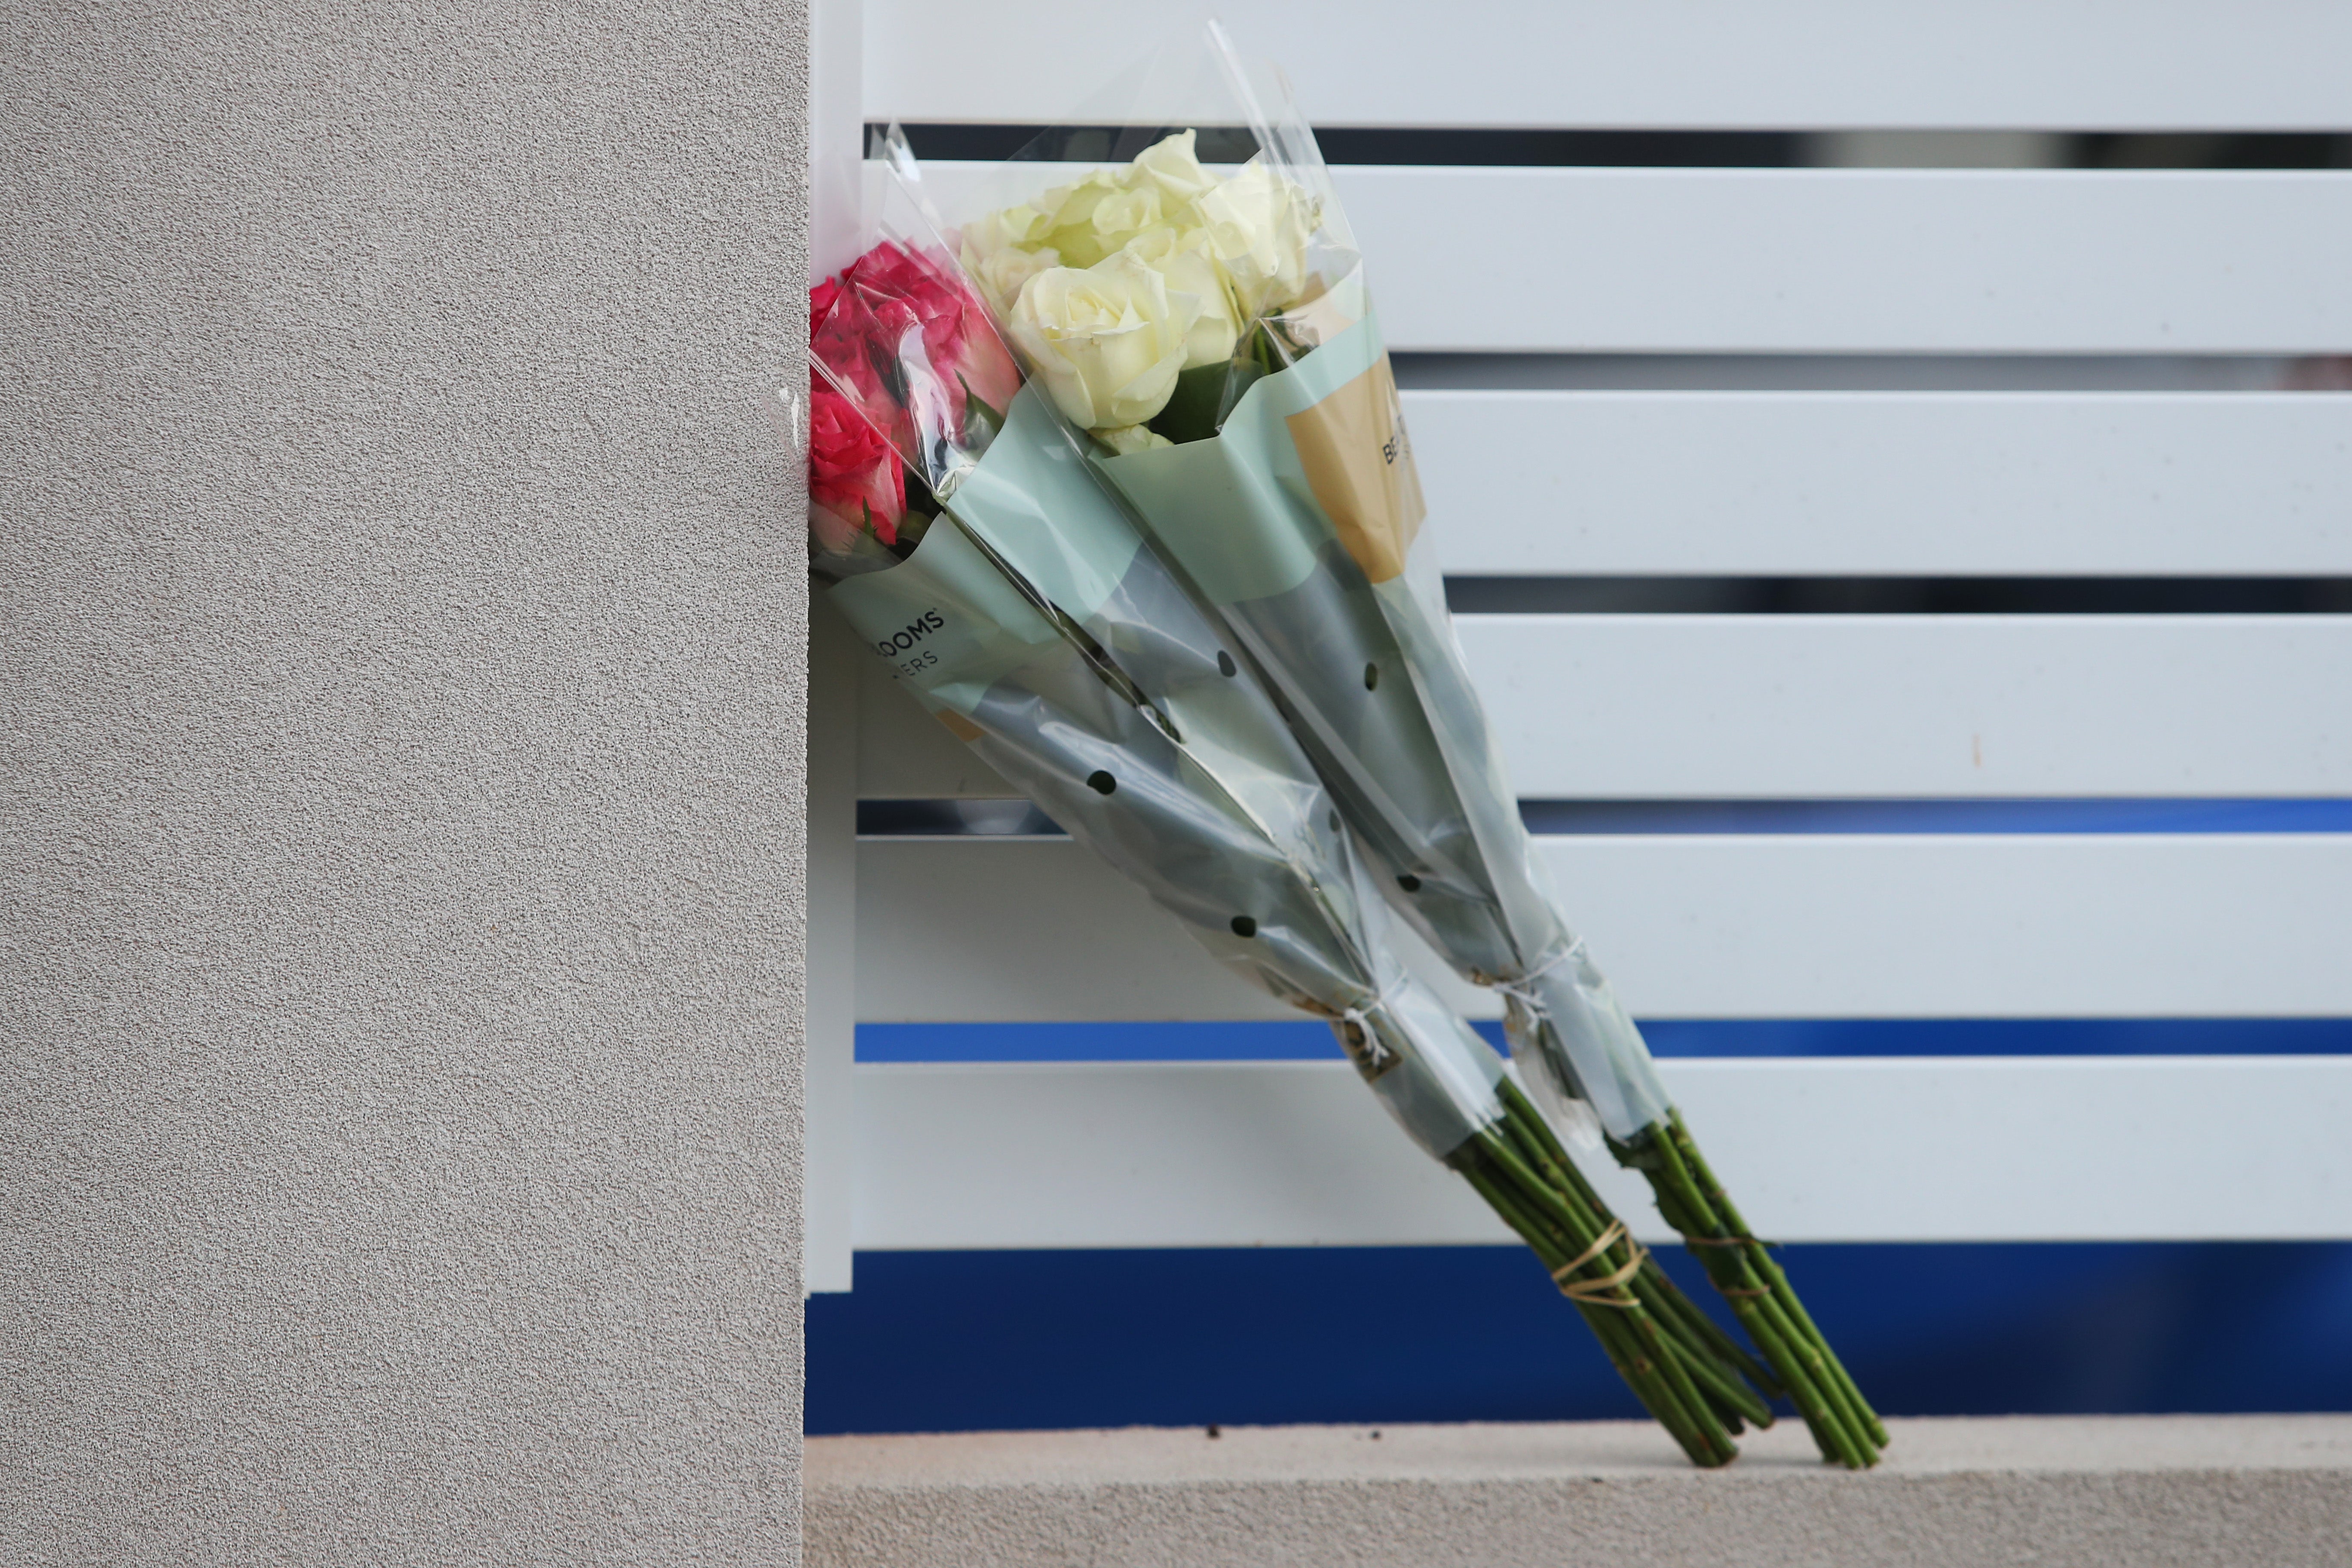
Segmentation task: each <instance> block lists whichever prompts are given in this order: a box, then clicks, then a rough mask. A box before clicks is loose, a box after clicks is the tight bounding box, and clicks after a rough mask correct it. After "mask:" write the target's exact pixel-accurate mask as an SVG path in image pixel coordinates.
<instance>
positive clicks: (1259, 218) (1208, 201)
mask: <svg viewBox="0 0 2352 1568" xmlns="http://www.w3.org/2000/svg"><path fill="white" fill-rule="evenodd" d="M1196 205H1198V207H1199V209H1200V213H1201V217H1202V223H1203V224H1204V226H1206V227H1207V229H1208V231H1209V244H1210V247H1211V249H1212V250H1213V251H1214V253H1215V255H1216V258H1217V259H1218V260H1219V261H1220V262H1223V264H1224V268H1225V271H1226V273H1227V275H1228V276H1230V277H1231V278H1232V279H1233V280H1234V291H1235V292H1236V293H1238V294H1239V295H1240V296H1241V299H1242V305H1243V308H1244V309H1245V310H1248V311H1249V312H1250V313H1251V314H1252V315H1255V314H1256V313H1258V312H1259V311H1262V310H1280V309H1281V308H1282V307H1283V306H1285V305H1287V304H1290V303H1292V302H1293V301H1294V300H1297V298H1298V296H1299V294H1300V293H1301V292H1302V291H1303V290H1304V289H1306V287H1307V238H1308V237H1309V236H1311V235H1312V234H1313V233H1314V232H1315V226H1316V223H1317V221H1318V215H1317V213H1316V210H1315V203H1314V201H1313V200H1312V199H1311V198H1310V197H1309V196H1308V195H1307V193H1306V192H1305V191H1303V190H1301V189H1299V188H1298V187H1297V185H1294V184H1291V183H1290V182H1289V181H1288V180H1286V179H1284V178H1283V177H1282V176H1281V175H1280V174H1276V173H1275V172H1274V171H1273V170H1271V169H1269V168H1267V167H1266V166H1265V163H1259V162H1252V163H1248V164H1245V165H1244V167H1243V169H1242V171H1241V173H1239V174H1235V175H1234V177H1233V178H1232V179H1230V180H1227V181H1225V182H1224V183H1223V184H1220V185H1218V186H1217V188H1216V189H1214V190H1213V191H1211V192H1209V193H1208V194H1207V195H1203V196H1202V197H1201V198H1200V201H1199V202H1198V203H1197V204H1196Z"/></svg>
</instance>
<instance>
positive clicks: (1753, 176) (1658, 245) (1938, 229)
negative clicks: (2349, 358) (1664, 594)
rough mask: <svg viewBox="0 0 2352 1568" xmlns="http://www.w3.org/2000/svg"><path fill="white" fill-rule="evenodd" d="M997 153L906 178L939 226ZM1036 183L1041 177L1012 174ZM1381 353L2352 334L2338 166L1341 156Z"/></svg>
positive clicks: (2289, 349)
mask: <svg viewBox="0 0 2352 1568" xmlns="http://www.w3.org/2000/svg"><path fill="white" fill-rule="evenodd" d="M996 177H997V169H996V165H992V164H977V163H934V164H931V165H929V167H928V168H927V171H926V174H925V178H926V179H927V180H928V181H929V182H931V183H932V184H933V186H934V188H935V190H936V199H937V200H938V201H939V203H940V207H941V210H942V212H943V213H944V215H945V216H946V217H947V219H948V220H949V221H950V222H960V221H962V219H963V218H964V217H966V216H971V214H973V213H974V212H976V211H977V210H979V209H981V208H982V207H984V206H985V205H987V203H988V201H989V200H990V199H991V198H990V197H989V196H988V195H984V194H983V193H984V191H985V190H986V188H987V186H988V184H989V183H990V182H991V181H992V180H994V179H995V178H996ZM1036 177H1037V178H1039V179H1041V180H1042V179H1044V178H1045V177H1047V176H1046V174H1044V173H1041V174H1039V175H1037V176H1036ZM1334 179H1335V181H1336V183H1337V184H1338V188H1339V196H1340V200H1341V201H1342V203H1343V204H1344V205H1345V206H1346V208H1347V212H1348V216H1349V220H1350V221H1351V222H1352V223H1353V225H1354V227H1355V231H1356V236H1357V238H1358V240H1359V242H1360V244H1361V245H1362V247H1363V249H1364V253H1365V255H1366V257H1367V258H1368V265H1369V268H1370V278H1371V281H1372V287H1373V293H1374V297H1375V298H1376V300H1378V301H1379V305H1380V310H1381V327H1382V329H1383V331H1385V332H1386V334H1387V337H1388V342H1389V344H1390V346H1391V348H1396V349H1406V350H1452V351H1465V352H1490V353H1521V352H1532V351H1537V350H1552V351H1560V352H1579V353H1642V352H1675V353H1683V352H1689V353H1809V352H1822V353H1883V352H1895V353H1901V352H1921V353H2167V354H2177V353H2317V352H2323V351H2341V350H2344V349H2347V348H2352V290H2347V289H2344V288H2343V287H2342V273H2343V268H2342V258H2344V257H2345V256H2346V255H2347V254H2352V171H2345V172H2335V171H2329V172H2321V173H2305V172H2278V171H2258V172H2242V173H2223V174H2212V173H2150V172H2126V173H2114V172H2098V171H2082V170H2060V171H2039V170H2000V171H1975V170H1903V171H1882V170H1852V169H1455V168H1411V169H1408V168H1372V167H1343V168H1340V169H1338V170H1336V171H1335V172H1334Z"/></svg>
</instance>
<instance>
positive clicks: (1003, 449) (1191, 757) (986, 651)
mask: <svg viewBox="0 0 2352 1568" xmlns="http://www.w3.org/2000/svg"><path fill="white" fill-rule="evenodd" d="M941 489H942V490H943V492H944V494H943V496H942V502H943V505H944V508H945V510H944V513H943V515H941V516H940V518H939V519H938V520H937V521H934V522H933V523H932V524H931V526H930V529H929V532H928V533H927V534H926V535H925V536H924V538H923V541H922V542H921V543H920V544H919V546H918V547H917V548H916V549H915V551H914V552H913V553H912V554H911V555H910V556H908V558H907V559H906V560H905V561H903V562H901V563H898V564H895V565H892V566H889V567H887V568H886V569H883V570H867V571H863V572H860V573H858V574H856V575H852V576H848V577H845V578H844V579H843V580H842V581H840V582H838V583H836V584H834V585H833V586H832V587H831V588H830V589H829V590H828V593H829V595H830V597H831V598H832V600H833V602H834V604H835V605H837V606H838V607H839V608H840V609H841V611H842V613H843V614H844V615H845V616H846V617H847V618H848V620H849V621H850V623H851V624H852V625H853V626H855V627H856V629H857V631H858V633H859V634H860V635H861V636H862V637H864V638H865V639H866V642H867V644H868V645H869V646H870V647H872V648H873V649H874V650H875V652H876V654H877V657H880V658H887V660H889V662H890V664H891V667H892V669H893V672H894V674H895V675H896V676H897V679H898V681H899V683H900V684H901V685H904V686H905V687H907V688H908V690H909V691H910V692H911V693H912V694H913V696H914V697H915V698H916V699H917V700H919V701H920V702H922V703H923V705H924V706H925V707H926V708H928V709H929V710H931V711H932V712H933V713H934V714H935V715H937V716H938V717H939V718H940V720H941V721H942V722H944V723H946V724H947V725H948V726H949V728H950V729H951V730H953V731H955V732H956V734H957V735H959V736H960V737H961V738H962V739H963V740H964V741H965V742H967V743H968V744H970V745H971V747H972V749H973V750H974V751H975V752H978V753H979V754H980V755H981V756H982V758H983V759H984V760H985V761H986V762H988V763H989V764H990V765H991V766H992V767H993V768H995V769H996V770H997V772H999V773H1002V774H1003V776H1004V777H1005V779H1006V780H1007V781H1008V782H1009V783H1011V784H1013V787H1015V788H1016V789H1019V790H1021V791H1022V792H1023V793H1024V794H1025V795H1028V796H1029V798H1030V799H1032V800H1033V801H1034V802H1036V803H1037V805H1039V806H1041V807H1042V808H1044V810H1045V812H1046V813H1047V814H1048V815H1049V816H1052V817H1053V818H1054V819H1055V822H1057V823H1059V824H1060V825H1061V826H1064V827H1065V828H1066V829H1068V830H1069V832H1070V833H1071V835H1072V836H1073V837H1076V838H1077V839H1078V840H1080V841H1081V842H1082V843H1084V844H1086V845H1087V847H1089V848H1091V849H1092V850H1094V852H1095V853H1097V854H1098V855H1100V856H1101V857H1102V858H1104V859H1106V860H1108V862H1109V863H1110V864H1111V865H1113V866H1114V867H1116V868H1118V870H1120V871H1121V872H1123V873H1124V874H1126V875H1127V876H1128V877H1129V879H1132V880H1133V881H1135V882H1136V883H1137V884H1138V885H1139V886H1140V887H1142V888H1143V889H1144V890H1145V891H1146V892H1147V893H1149V894H1150V896H1151V898H1152V900H1154V901H1155V902H1156V903H1158V904H1159V905H1160V907H1161V908H1162V909H1164V910H1168V911H1169V912H1170V913H1171V914H1173V915H1175V916H1176V917H1177V918H1178V919H1179V920H1181V921H1183V922H1184V925H1185V927H1186V929H1187V930H1188V931H1190V932H1191V933H1192V936H1193V937H1194V938H1195V940H1197V941H1198V942H1200V943H1201V944H1202V946H1203V947H1205V948H1207V949H1208V950H1209V952H1212V953H1213V954H1214V955H1215V956H1216V957H1217V958H1218V959H1219V960H1220V961H1221V962H1223V963H1225V964H1226V965H1227V966H1228V967H1229V968H1231V969H1233V970H1234V971H1235V972H1237V973H1240V974H1242V975H1243V976H1244V977H1245V978H1247V979H1248V980H1249V981H1251V982H1252V983H1253V984H1256V985H1258V986H1260V987H1262V988H1264V989H1265V990H1266V991H1268V992H1270V993H1272V994H1274V995H1276V996H1277V997H1280V998H1281V999H1283V1000H1284V1001H1286V1002H1288V1003H1291V1004H1292V1005H1297V1006H1299V1007H1301V1008H1304V1009H1306V1010H1307V1011H1309V1012H1312V1013H1315V1014H1316V1015H1318V1016H1321V1017H1324V1018H1326V1019H1328V1020H1330V1021H1331V1022H1332V1025H1333V1027H1334V1030H1335V1032H1336V1033H1337V1034H1338V1035H1339V1039H1340V1042H1341V1044H1342V1046H1343V1047H1345V1048H1346V1050H1347V1051H1348V1054H1349V1058H1350V1059H1351V1060H1353V1061H1354V1062H1355V1064H1356V1067H1357V1068H1358V1071H1359V1072H1360V1074H1361V1075H1362V1076H1363V1077H1364V1078H1365V1079H1366V1081H1367V1082H1369V1083H1370V1086H1371V1088H1372V1089H1373V1091H1374V1092H1375V1093H1376V1094H1377V1095H1378V1096H1379V1097H1380V1099H1381V1102H1382V1103H1383V1104H1384V1105H1385V1106H1386V1107H1387V1109H1388V1110H1389V1111H1390V1113H1391V1115H1392V1116H1393V1117H1394V1118H1395V1119H1396V1121H1398V1123H1399V1124H1400V1125H1402V1127H1403V1128H1404V1130H1405V1131H1406V1132H1407V1133H1408V1134H1410V1135H1411V1136H1412V1139H1413V1141H1414V1142H1416V1143H1418V1144H1419V1145H1420V1146H1421V1147H1422V1148H1423V1150H1425V1151H1426V1152H1428V1153H1429V1154H1431V1155H1432V1156H1433V1157H1434V1158H1438V1159H1443V1158H1444V1157H1445V1156H1446V1155H1447V1154H1450V1153H1452V1152H1454V1150H1455V1149H1456V1148H1458V1147H1459V1146H1460V1145H1461V1144H1462V1143H1463V1142H1465V1141H1466V1140H1468V1139H1469V1138H1470V1137H1471V1136H1472V1135H1473V1134H1474V1133H1475V1132H1476V1131H1478V1130H1479V1129H1481V1128H1483V1127H1486V1126H1489V1125H1492V1124H1493V1123H1494V1122H1495V1121H1497V1120H1499V1119H1500V1117H1501V1115H1502V1109H1501V1105H1500V1102H1499V1100H1497V1099H1496V1093H1495V1088H1494V1086H1495V1084H1496V1080H1497V1079H1499V1078H1500V1077H1501V1075H1502V1071H1503V1065H1502V1060H1501V1058H1499V1057H1498V1056H1496V1053H1495V1052H1494V1051H1493V1050H1492V1049H1491V1048H1490V1047H1487V1045H1486V1042H1485V1041H1484V1040H1482V1039H1480V1038H1479V1037H1477V1035H1476V1034H1475V1032H1474V1031H1472V1030H1471V1029H1470V1028H1469V1027H1468V1026H1465V1024H1463V1023H1462V1021H1461V1020H1460V1019H1459V1018H1458V1017H1456V1016H1454V1014H1453V1013H1452V1011H1451V1010H1450V1009H1448V1008H1447V1007H1446V1006H1445V1005H1444V1003H1443V1002H1442V1001H1440V1000H1439V999H1438V998H1437V997H1436V996H1435V995H1434V994H1433V993H1431V992H1430V991H1429V990H1428V988H1427V987H1426V986H1425V985H1423V984H1421V983H1420V982H1418V981H1416V980H1414V979H1413V978H1412V976H1410V975H1409V974H1408V973H1405V971H1404V970H1403V969H1402V966H1401V965H1400V964H1399V963H1398V962H1397V960H1396V958H1395V956H1394V955H1393V954H1392V953H1391V951H1390V948H1389V943H1388V942H1387V937H1386V921H1387V911H1386V910H1385V909H1384V908H1383V907H1382V904H1381V898H1380V894H1379V891H1378V889H1377V887H1376V886H1375V883H1374V879H1373V877H1372V875H1371V873H1370V870H1369V868H1367V867H1366V866H1365V864H1364V862H1363V860H1362V858H1361V857H1360V854H1359V852H1358V851H1357V849H1356V847H1354V845H1353V844H1352V843H1351V841H1350V839H1349V836H1348V834H1347V832H1346V829H1345V826H1344V824H1343V821H1342V819H1341V817H1340V816H1339V813H1338V811H1336V810H1335V809H1334V805H1333V802H1332V800H1331V798H1330V796H1329V795H1328V793H1327V792H1326V790H1325V788H1324V786H1323V784H1322V783H1321V781H1320V780H1319V779H1318V777H1317V774H1316V772H1315V768H1314V764H1313V763H1312V762H1311V761H1310V760H1309V759H1308V758H1307V755H1306V754H1305V752H1303V751H1302V750H1301V749H1300V748H1299V746H1298V744H1297V742H1296V741H1295V740H1294V739H1293V737H1292V736H1291V734H1290V732H1289V731H1288V729H1287V728H1286V725H1285V724H1284V722H1283V720H1282V717H1281V715H1280V713H1279V712H1278V711H1276V709H1275V707H1274V705H1273V704H1272V703H1271V702H1270V701H1269V700H1267V697H1266V695H1265V691H1264V690H1263V689H1261V688H1260V687H1259V686H1258V685H1257V683H1256V681H1255V678H1254V677H1253V676H1252V675H1251V674H1250V672H1249V671H1248V670H1247V668H1245V666H1244V664H1243V663H1242V661H1240V660H1238V659H1237V658H1234V654H1233V652H1232V650H1230V649H1229V648H1228V647H1227V646H1226V644H1225V643H1224V642H1223V639H1222V637H1221V636H1220V633H1219V630H1218V628H1217V626H1216V624H1215V623H1214V621H1213V619H1212V618H1211V617H1210V616H1208V615H1206V614H1205V613H1204V612H1203V611H1202V609H1201V608H1200V606H1199V605H1197V604H1196V603H1195V602H1194V601H1193V600H1192V598H1191V597H1190V596H1189V595H1188V594H1187V591H1186V589H1185V588H1184V586H1183V584H1182V582H1181V578H1180V577H1179V576H1178V575H1177V574H1174V573H1173V572H1171V571H1170V569H1169V568H1168V566H1167V564H1166V563H1165V562H1164V561H1163V559H1162V558H1161V557H1160V554H1159V552H1157V551H1156V550H1154V549H1153V548H1151V547H1150V545H1148V544H1147V543H1146V542H1144V540H1143V539H1142V537H1141V535H1140V534H1139V532H1138V531H1137V530H1136V528H1135V525H1134V523H1133V522H1132V521H1130V520H1129V518H1128V516H1127V515H1126V514H1125V512H1124V511H1122V510H1121V509H1120V508H1119V507H1118V504H1117V502H1116V501H1114V500H1112V499H1111V497H1110V496H1109V495H1108V493H1107V492H1106V491H1105V490H1104V489H1103V488H1102V487H1101V485H1100V483H1099V481H1098V480H1097V479H1096V478H1095V477H1094V476H1093V475H1092V474H1091V473H1089V471H1088V469H1087V463H1086V461H1085V459H1084V458H1081V457H1079V456H1078V454H1077V453H1076V451H1075V450H1074V449H1073V448H1072V447H1071V446H1070V445H1069V443H1068V441H1067V440H1066V437H1064V436H1063V434H1062V432H1061V429H1060V427H1059V426H1058V425H1056V424H1055V422H1054V420H1053V418H1052V416H1051V414H1050V412H1049V411H1048V410H1047V409H1046V408H1045V405H1044V404H1043V403H1042V401H1041V400H1040V399H1039V398H1038V397H1037V395H1036V394H1035V393H1034V391H1033V390H1031V389H1028V388H1024V390H1023V392H1022V393H1021V395H1019V396H1018V397H1017V398H1016V399H1015V400H1014V402H1013V406H1012V407H1011V408H1010V409H1009V410H1008V415H1007V420H1006V425H1005V428H1004V430H1003V432H1001V433H999V434H998V435H997V437H995V439H994V440H993V441H992V443H991V445H990V446H989V447H988V448H987V451H986V453H985V455H983V456H982V457H981V458H979V460H978V462H977V464H976V465H974V466H972V467H971V468H967V469H965V470H964V471H962V472H961V473H959V474H956V475H954V476H951V477H950V479H948V480H947V481H945V482H943V483H942V486H941ZM1014 913H1015V914H1016V915H1017V911H1014Z"/></svg>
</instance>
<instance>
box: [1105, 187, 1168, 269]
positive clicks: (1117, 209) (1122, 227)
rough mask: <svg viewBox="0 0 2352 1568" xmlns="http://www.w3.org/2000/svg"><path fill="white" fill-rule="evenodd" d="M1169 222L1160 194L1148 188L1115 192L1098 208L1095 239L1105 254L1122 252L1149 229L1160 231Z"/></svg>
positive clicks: (1152, 188) (1155, 189) (1154, 189)
mask: <svg viewBox="0 0 2352 1568" xmlns="http://www.w3.org/2000/svg"><path fill="white" fill-rule="evenodd" d="M1165 221H1166V215H1165V213H1164V212H1163V211H1162V208H1161V205H1160V192H1159V190H1158V189H1157V188H1156V187H1154V186H1151V185H1145V186H1142V187H1140V188H1139V189H1137V190H1131V191H1116V192H1113V193H1112V194H1111V195H1107V196H1105V197H1104V198H1103V199H1102V200H1101V201H1099V202H1097V203H1096V204H1095V212H1094V227H1095V237H1096V239H1097V240H1098V241H1099V242H1100V243H1101V245H1102V247H1103V254H1104V255H1105V256H1108V255H1109V254H1110V253H1111V252H1112V251H1114V250H1118V249H1121V248H1123V247H1125V246H1126V244H1127V242H1128V241H1129V240H1131V239H1133V238H1134V237H1136V236H1137V235H1139V234H1141V233H1143V232H1144V231H1145V230H1146V229H1151V228H1157V227H1159V226H1160V224H1161V223H1163V222H1165Z"/></svg>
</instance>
